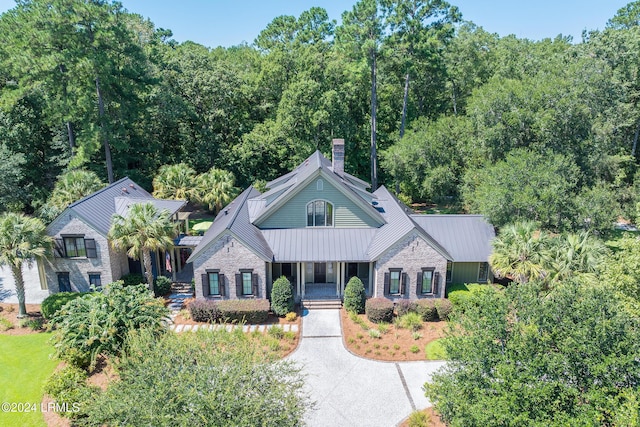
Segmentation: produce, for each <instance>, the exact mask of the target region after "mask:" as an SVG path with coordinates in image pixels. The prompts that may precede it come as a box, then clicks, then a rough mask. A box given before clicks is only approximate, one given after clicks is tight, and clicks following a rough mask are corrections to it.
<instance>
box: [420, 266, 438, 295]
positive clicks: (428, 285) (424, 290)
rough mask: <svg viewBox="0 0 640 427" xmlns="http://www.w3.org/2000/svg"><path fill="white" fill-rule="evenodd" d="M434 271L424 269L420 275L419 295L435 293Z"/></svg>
mask: <svg viewBox="0 0 640 427" xmlns="http://www.w3.org/2000/svg"><path fill="white" fill-rule="evenodd" d="M433 271H434V269H433V268H423V269H422V272H421V273H418V286H419V288H418V293H420V294H432V293H433Z"/></svg>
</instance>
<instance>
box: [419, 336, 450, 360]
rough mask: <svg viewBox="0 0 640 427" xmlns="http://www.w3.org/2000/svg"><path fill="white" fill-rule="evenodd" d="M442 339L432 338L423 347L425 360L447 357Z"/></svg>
mask: <svg viewBox="0 0 640 427" xmlns="http://www.w3.org/2000/svg"><path fill="white" fill-rule="evenodd" d="M443 339H444V338H439V339H437V340H433V341H431V342H430V343H429V344H427V345H426V346H425V347H424V356H425V358H426V359H427V360H445V359H446V358H447V352H446V351H445V350H444V347H443V346H442V340H443Z"/></svg>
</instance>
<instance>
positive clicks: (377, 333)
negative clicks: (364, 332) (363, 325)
mask: <svg viewBox="0 0 640 427" xmlns="http://www.w3.org/2000/svg"><path fill="white" fill-rule="evenodd" d="M368 333H369V336H370V337H371V338H380V337H381V336H382V334H381V333H380V331H379V330H377V329H369V332H368Z"/></svg>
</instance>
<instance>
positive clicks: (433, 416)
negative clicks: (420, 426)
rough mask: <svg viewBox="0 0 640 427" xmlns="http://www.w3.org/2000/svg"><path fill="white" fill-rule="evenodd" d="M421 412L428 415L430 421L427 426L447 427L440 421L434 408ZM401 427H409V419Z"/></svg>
mask: <svg viewBox="0 0 640 427" xmlns="http://www.w3.org/2000/svg"><path fill="white" fill-rule="evenodd" d="M421 412H424V413H425V414H427V419H428V420H429V422H428V424H427V426H428V427H447V425H446V424H445V423H443V422H442V420H441V419H440V415H438V413H437V412H436V411H435V410H434V409H433V408H427V409H423V410H422V411H421ZM399 427H409V419H408V418H407V419H406V420H404V421H403V422H402V423H401V424H400V426H399Z"/></svg>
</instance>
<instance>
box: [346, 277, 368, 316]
mask: <svg viewBox="0 0 640 427" xmlns="http://www.w3.org/2000/svg"><path fill="white" fill-rule="evenodd" d="M366 299H367V294H366V293H365V291H364V285H363V284H362V280H360V279H358V278H357V277H356V276H354V277H352V278H351V279H349V282H348V283H347V286H346V287H345V289H344V303H343V305H344V309H345V310H347V311H353V312H354V313H358V314H362V313H364V311H365V301H366Z"/></svg>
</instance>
